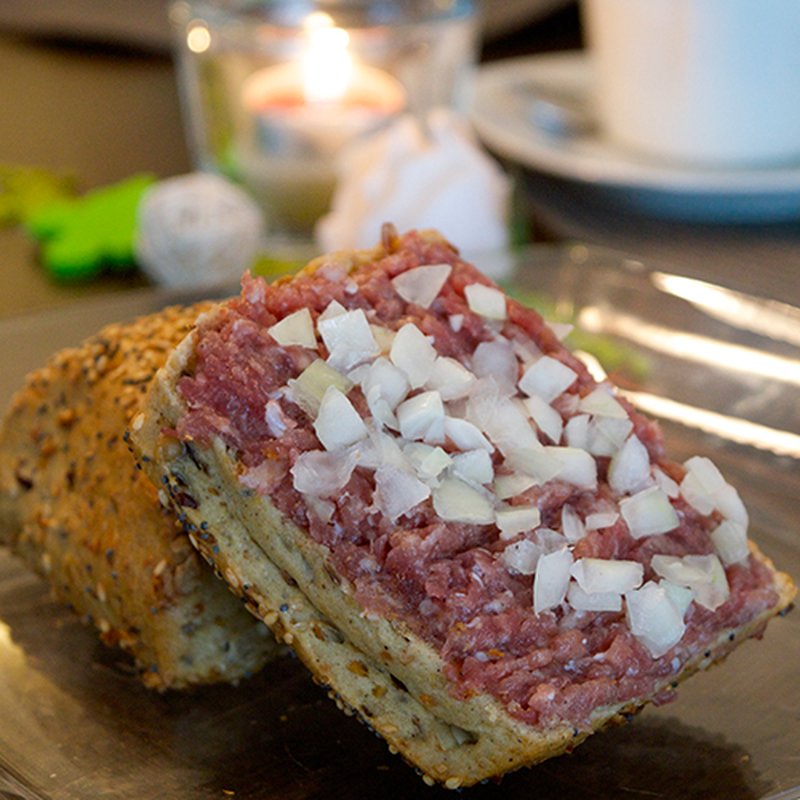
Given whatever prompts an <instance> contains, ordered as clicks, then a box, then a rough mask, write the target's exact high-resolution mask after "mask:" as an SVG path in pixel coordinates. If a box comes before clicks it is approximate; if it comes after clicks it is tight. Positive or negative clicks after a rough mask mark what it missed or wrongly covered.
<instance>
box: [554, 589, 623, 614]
mask: <svg viewBox="0 0 800 800" xmlns="http://www.w3.org/2000/svg"><path fill="white" fill-rule="evenodd" d="M567 602H568V603H569V604H570V605H571V606H572V607H573V608H574V609H575V610H576V611H621V610H622V595H621V594H619V592H592V593H591V594H589V593H588V592H585V591H584V590H583V589H581V587H580V586H579V585H578V584H577V583H574V582H572V583H570V584H569V589H568V590H567Z"/></svg>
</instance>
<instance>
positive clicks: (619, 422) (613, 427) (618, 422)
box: [586, 417, 633, 456]
mask: <svg viewBox="0 0 800 800" xmlns="http://www.w3.org/2000/svg"><path fill="white" fill-rule="evenodd" d="M632 430H633V422H631V420H629V419H627V418H626V419H617V418H616V417H594V418H592V420H591V421H590V422H589V430H588V442H587V444H586V450H588V451H589V452H590V453H591V454H592V455H593V456H613V455H614V454H615V453H616V452H617V450H619V448H620V447H622V445H623V444H624V443H625V440H626V439H627V438H628V434H629V433H630V432H631V431H632Z"/></svg>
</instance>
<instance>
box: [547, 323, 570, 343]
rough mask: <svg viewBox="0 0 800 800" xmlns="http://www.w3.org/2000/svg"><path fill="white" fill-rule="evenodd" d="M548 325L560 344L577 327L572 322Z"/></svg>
mask: <svg viewBox="0 0 800 800" xmlns="http://www.w3.org/2000/svg"><path fill="white" fill-rule="evenodd" d="M547 325H548V327H549V328H550V330H551V331H553V333H554V334H555V335H556V338H557V339H558V341H559V342H563V341H564V339H566V338H567V336H569V335H570V334H571V333H572V331H574V330H575V326H574V325H573V324H572V323H571V322H548V323H547Z"/></svg>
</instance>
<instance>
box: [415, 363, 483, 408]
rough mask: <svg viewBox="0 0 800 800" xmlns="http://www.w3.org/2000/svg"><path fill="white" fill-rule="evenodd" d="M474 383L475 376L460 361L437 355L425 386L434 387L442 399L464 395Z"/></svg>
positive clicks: (453, 398)
mask: <svg viewBox="0 0 800 800" xmlns="http://www.w3.org/2000/svg"><path fill="white" fill-rule="evenodd" d="M474 383H475V376H474V375H473V374H472V373H471V372H470V371H469V370H468V369H467V368H466V367H465V366H464V365H463V364H461V363H460V362H458V361H456V360H455V359H454V358H449V357H447V356H439V357H438V358H437V359H436V360H435V361H434V362H433V368H432V370H431V374H430V376H429V377H428V380H427V381H426V383H425V386H426V387H427V388H428V389H436V391H438V392H439V394H441V396H442V400H458V399H459V398H461V397H466V396H467V395H468V394H469V390H470V389H471V388H472V386H473V385H474Z"/></svg>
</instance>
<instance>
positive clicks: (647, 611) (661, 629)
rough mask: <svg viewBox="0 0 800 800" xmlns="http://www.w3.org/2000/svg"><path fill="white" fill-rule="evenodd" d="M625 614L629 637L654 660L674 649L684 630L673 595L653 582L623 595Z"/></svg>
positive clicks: (681, 617) (680, 613)
mask: <svg viewBox="0 0 800 800" xmlns="http://www.w3.org/2000/svg"><path fill="white" fill-rule="evenodd" d="M625 610H626V614H627V618H628V627H629V628H630V629H631V633H633V635H634V636H635V637H636V638H637V639H638V640H639V641H640V642H641V643H642V644H643V645H644V646H645V647H646V648H647V649H648V651H649V652H650V655H651V656H652V657H653V658H660V657H661V656H663V655H664V654H665V653H666V652H667V651H669V650H670V649H671V648H672V647H674V646H675V645H676V644H677V643H678V642H679V641H680V640H681V637H682V636H683V633H684V631H685V630H686V625H685V624H684V621H683V613H682V612H681V610H680V608H678V606H677V605H676V604H675V602H674V601H673V598H672V595H671V594H670V593H669V592H668V591H667V589H665V588H664V587H663V586H661V585H659V584H657V583H654V582H653V581H648V582H647V583H646V584H645V585H644V586H642V588H641V589H632V590H631V591H630V592H627V593H626V595H625Z"/></svg>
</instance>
